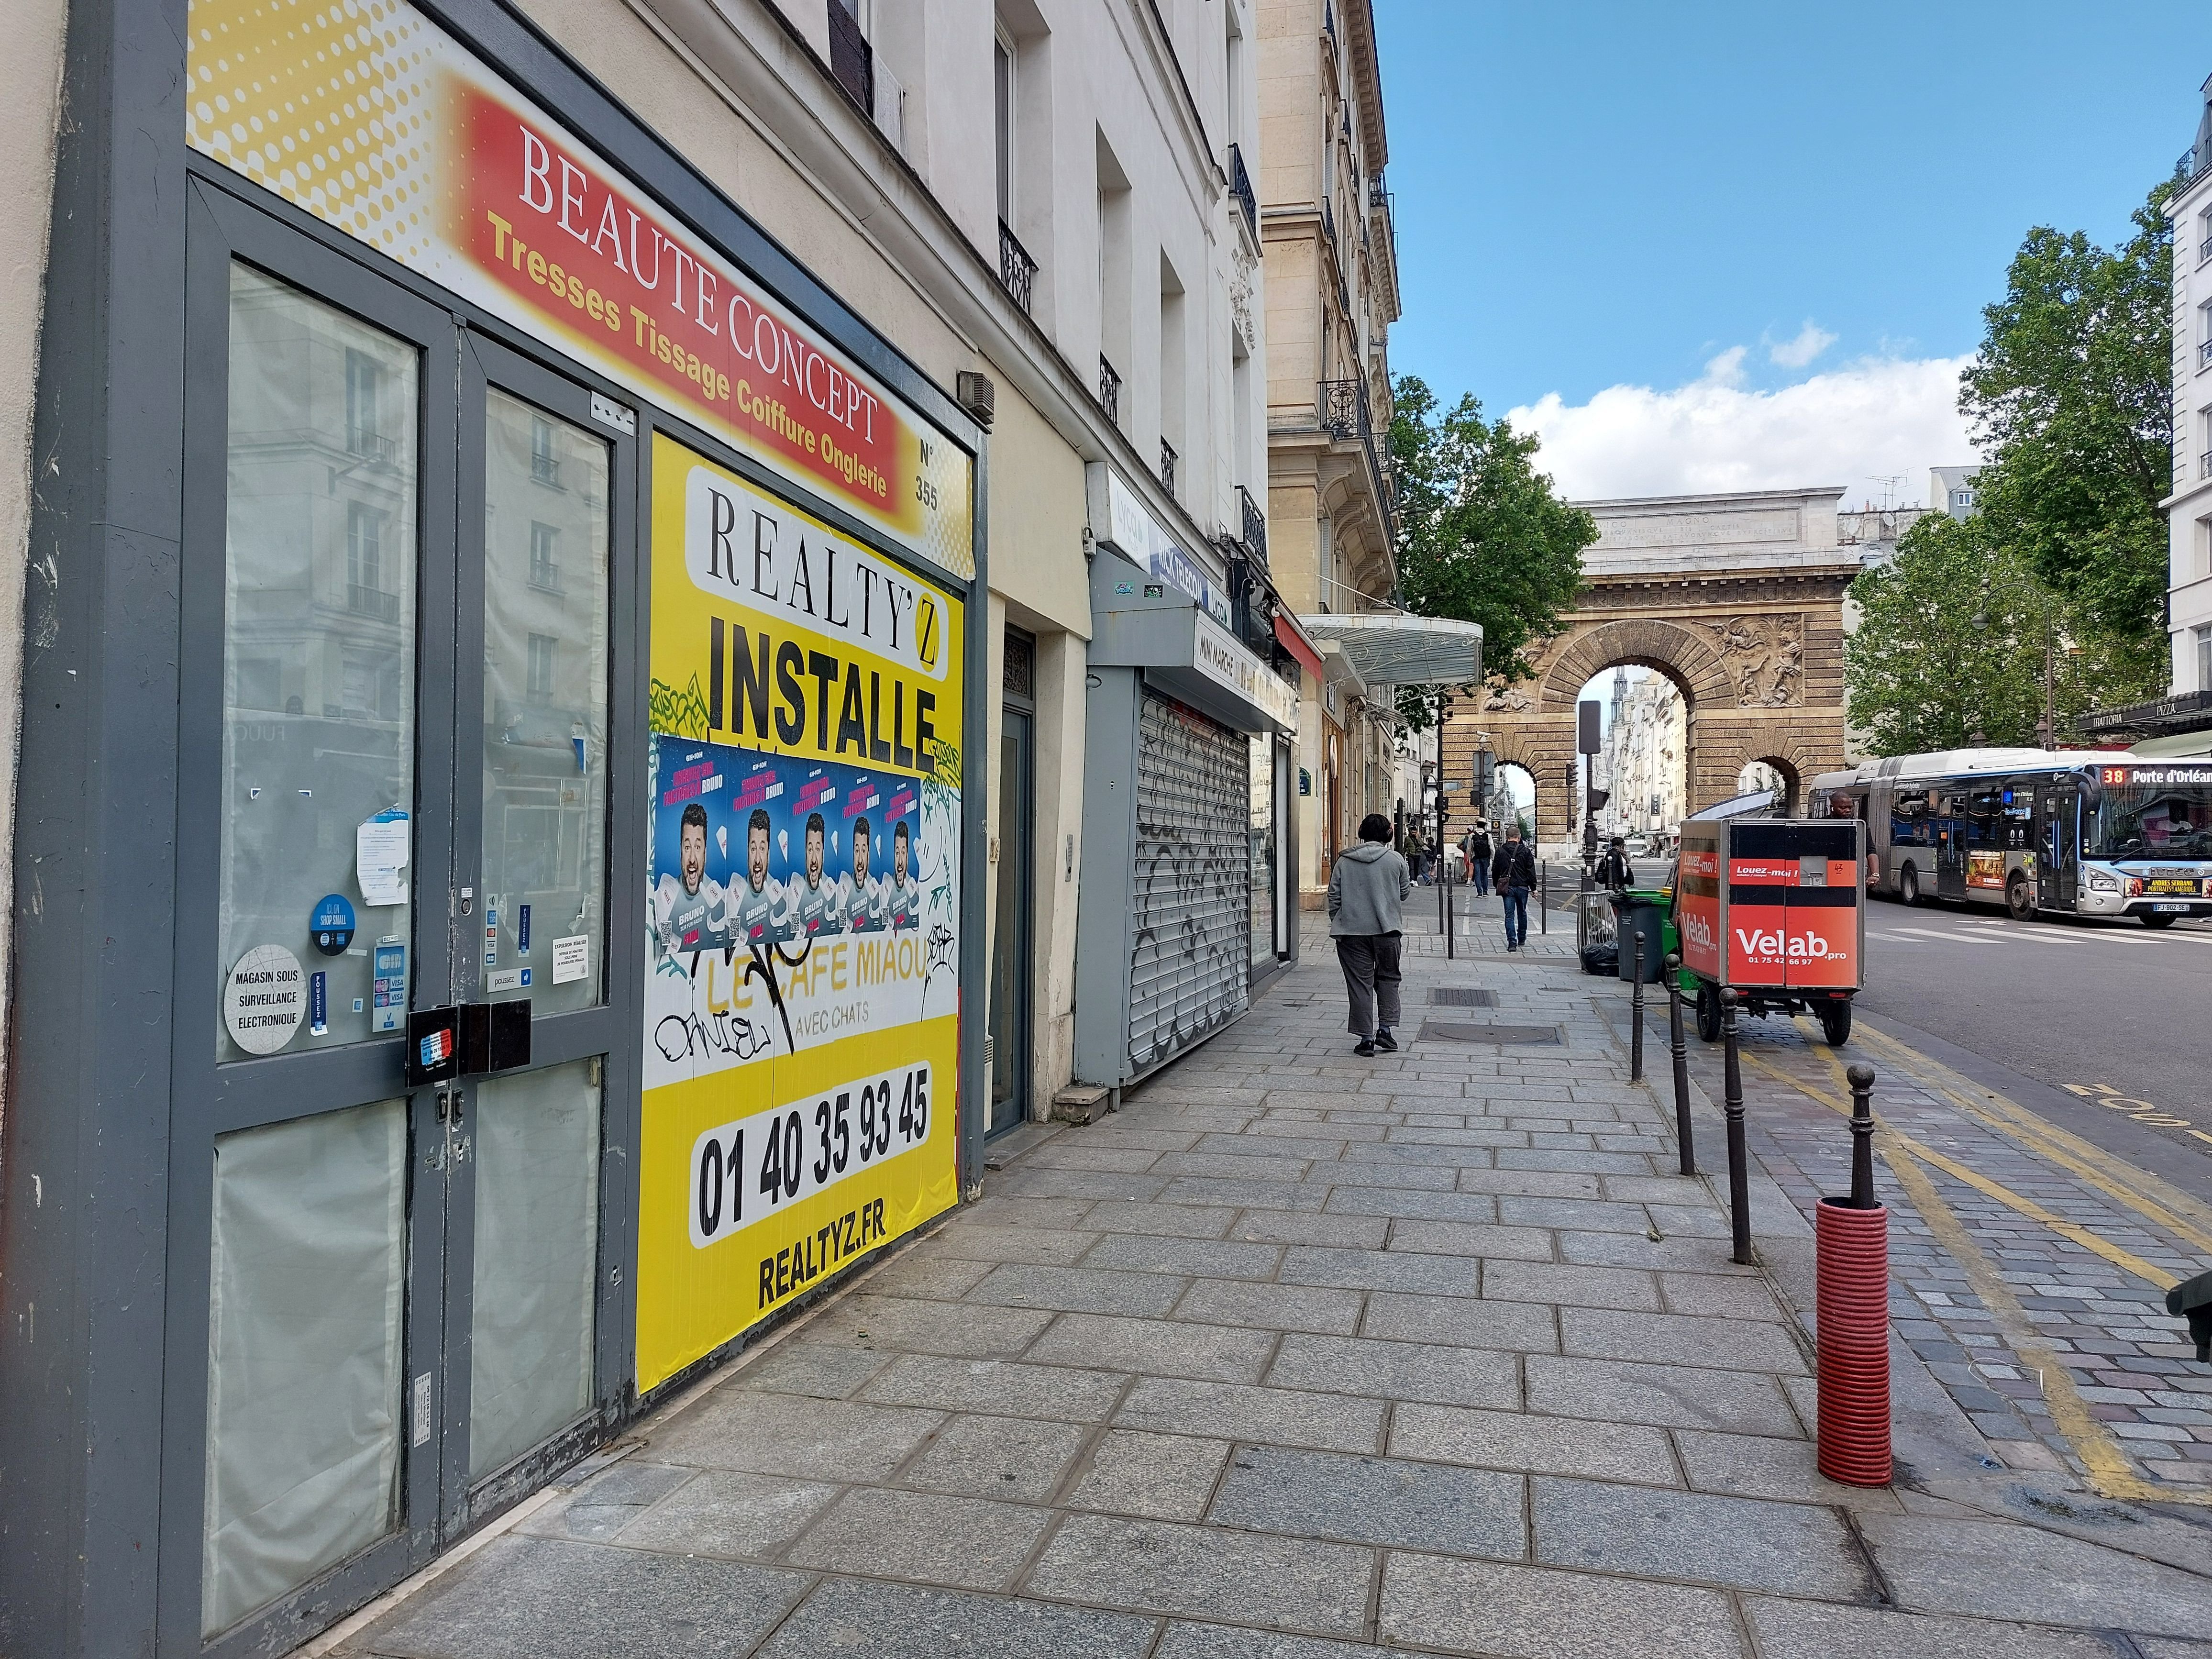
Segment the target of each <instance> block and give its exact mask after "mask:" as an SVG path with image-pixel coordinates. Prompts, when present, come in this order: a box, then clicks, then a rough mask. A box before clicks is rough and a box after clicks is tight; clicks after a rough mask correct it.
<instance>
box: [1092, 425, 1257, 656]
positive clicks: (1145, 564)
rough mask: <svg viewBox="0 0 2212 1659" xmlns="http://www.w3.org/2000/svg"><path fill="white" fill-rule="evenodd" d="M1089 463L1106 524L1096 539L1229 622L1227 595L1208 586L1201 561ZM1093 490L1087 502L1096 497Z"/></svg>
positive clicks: (1118, 482) (1097, 464) (1113, 476)
mask: <svg viewBox="0 0 2212 1659" xmlns="http://www.w3.org/2000/svg"><path fill="white" fill-rule="evenodd" d="M1091 466H1092V467H1093V468H1094V469H1095V470H1096V471H1097V473H1098V474H1102V475H1103V482H1104V503H1105V514H1104V516H1105V519H1106V524H1105V527H1104V530H1103V533H1102V534H1100V536H1099V539H1100V540H1101V541H1103V542H1105V543H1107V544H1109V546H1111V547H1113V548H1114V549H1115V550H1116V551H1117V552H1119V553H1120V554H1121V556H1122V557H1123V558H1125V559H1127V560H1128V561H1129V562H1131V563H1132V564H1134V565H1136V566H1137V567H1138V568H1139V569H1142V570H1148V571H1150V572H1152V574H1153V575H1155V576H1158V577H1159V578H1160V579H1161V580H1162V581H1164V583H1166V584H1167V585H1169V586H1172V587H1174V588H1176V589H1177V590H1178V591H1180V592H1182V593H1184V594H1186V595H1188V597H1189V598H1191V599H1196V600H1197V601H1198V608H1199V609H1200V610H1201V611H1204V612H1205V613H1206V615H1207V616H1209V617H1212V618H1213V620H1214V621H1216V622H1217V623H1220V624H1221V625H1222V626H1223V627H1224V628H1226V627H1227V626H1228V625H1229V597H1228V595H1227V594H1225V593H1224V592H1222V591H1221V590H1220V588H1218V586H1215V585H1214V581H1213V579H1212V576H1211V575H1210V574H1208V573H1207V571H1206V568H1205V566H1204V565H1202V564H1200V562H1199V561H1198V560H1197V559H1195V558H1194V557H1193V556H1191V555H1190V554H1189V553H1188V551H1187V550H1185V549H1184V548H1183V547H1182V545H1181V544H1179V543H1178V542H1177V541H1176V539H1175V538H1174V537H1173V536H1171V535H1170V534H1169V533H1168V532H1167V529H1166V527H1165V526H1163V525H1162V524H1161V523H1160V521H1159V520H1158V519H1155V518H1154V517H1153V516H1152V513H1151V512H1150V511H1149V510H1148V509H1147V508H1146V506H1145V504H1144V502H1143V501H1141V500H1139V498H1138V495H1137V492H1136V491H1135V490H1133V489H1130V488H1129V486H1128V485H1127V483H1124V482H1123V481H1122V477H1121V474H1120V473H1118V472H1116V471H1114V469H1113V468H1112V467H1110V466H1108V465H1106V464H1105V463H1104V462H1103V461H1093V462H1091ZM1099 499H1100V498H1099V495H1098V493H1097V489H1095V488H1094V489H1093V490H1092V494H1091V500H1092V502H1093V504H1094V510H1095V507H1096V504H1097V501H1099Z"/></svg>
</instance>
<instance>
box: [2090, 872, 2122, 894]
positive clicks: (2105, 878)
mask: <svg viewBox="0 0 2212 1659" xmlns="http://www.w3.org/2000/svg"><path fill="white" fill-rule="evenodd" d="M2089 890H2090V891H2091V892H2093V893H2117V892H2118V891H2119V890H2120V880H2119V878H2118V876H2114V875H2111V874H2108V873H2107V872H2105V871H2102V870H2092V871H2091V872H2089Z"/></svg>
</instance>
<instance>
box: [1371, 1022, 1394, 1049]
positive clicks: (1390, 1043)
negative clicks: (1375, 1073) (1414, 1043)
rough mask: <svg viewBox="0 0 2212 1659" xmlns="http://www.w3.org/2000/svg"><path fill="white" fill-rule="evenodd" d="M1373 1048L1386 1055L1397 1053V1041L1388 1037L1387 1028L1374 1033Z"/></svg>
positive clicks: (1392, 1037)
mask: <svg viewBox="0 0 2212 1659" xmlns="http://www.w3.org/2000/svg"><path fill="white" fill-rule="evenodd" d="M1375 1046H1376V1048H1380V1049H1381V1050H1382V1051H1383V1053H1384V1054H1396V1053H1397V1052H1398V1039H1397V1038H1395V1037H1394V1036H1391V1035H1390V1032H1389V1028H1388V1027H1385V1028H1384V1029H1383V1030H1379V1031H1377V1032H1376V1033H1375Z"/></svg>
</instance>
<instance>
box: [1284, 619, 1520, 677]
mask: <svg viewBox="0 0 2212 1659" xmlns="http://www.w3.org/2000/svg"><path fill="white" fill-rule="evenodd" d="M1298 623H1299V625H1300V626H1301V627H1302V628H1304V629H1305V631H1306V632H1307V633H1308V634H1310V635H1312V636H1313V637H1314V638H1315V639H1316V640H1334V641H1336V643H1337V644H1338V645H1339V646H1340V647H1341V648H1342V649H1343V652H1344V654H1345V656H1346V659H1349V661H1350V662H1351V664H1352V667H1353V668H1354V669H1355V670H1356V671H1358V675H1359V678H1361V679H1363V680H1364V681H1366V682H1367V684H1370V685H1468V684H1473V683H1474V682H1475V681H1477V680H1480V678H1482V627H1481V624H1480V623H1467V622H1450V621H1447V620H1446V619H1444V618H1443V617H1408V616H1406V615H1404V614H1403V613H1401V612H1398V611H1389V612H1381V613H1377V612H1369V613H1366V614H1364V615H1360V616H1347V615H1343V614H1340V613H1339V612H1336V611H1324V612H1322V614H1321V615H1319V616H1309V617H1299V618H1298Z"/></svg>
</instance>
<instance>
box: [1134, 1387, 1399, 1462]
mask: <svg viewBox="0 0 2212 1659" xmlns="http://www.w3.org/2000/svg"><path fill="white" fill-rule="evenodd" d="M1114 1421H1115V1425H1117V1426H1121V1427H1127V1428H1138V1429H1153V1430H1157V1431H1161V1432H1164V1433H1170V1434H1211V1435H1225V1436H1227V1437H1230V1438H1231V1439H1234V1440H1256V1441H1262V1442H1266V1443H1270V1444H1273V1445H1281V1446H1310V1447H1313V1448H1316V1449H1319V1450H1323V1451H1371V1450H1374V1449H1377V1448H1378V1447H1379V1446H1380V1445H1381V1443H1382V1436H1383V1401H1379V1400H1364V1399H1359V1398H1357V1397H1354V1396H1350V1395H1332V1394H1312V1393H1308V1392H1305V1391H1303V1390H1299V1389H1263V1388H1253V1387H1249V1386H1247V1385H1245V1384H1242V1383H1192V1382H1186V1381H1184V1380H1182V1378H1179V1377H1167V1376H1147V1377H1145V1378H1143V1379H1141V1380H1140V1381H1139V1383H1138V1384H1137V1386H1136V1387H1135V1388H1134V1389H1131V1390H1130V1392H1129V1397H1128V1399H1127V1401H1124V1402H1123V1403H1122V1406H1121V1410H1120V1411H1119V1412H1117V1413H1115V1418H1114Z"/></svg>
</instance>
